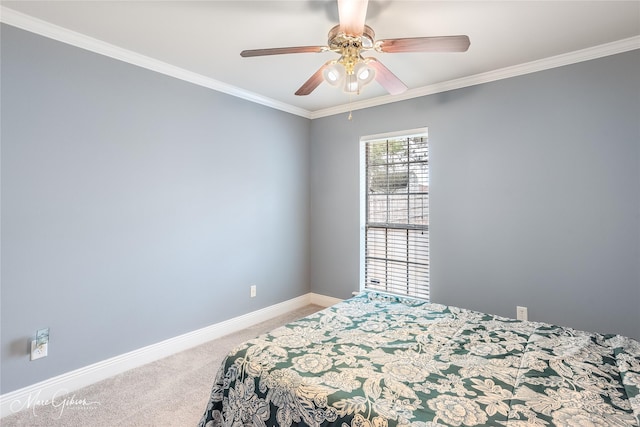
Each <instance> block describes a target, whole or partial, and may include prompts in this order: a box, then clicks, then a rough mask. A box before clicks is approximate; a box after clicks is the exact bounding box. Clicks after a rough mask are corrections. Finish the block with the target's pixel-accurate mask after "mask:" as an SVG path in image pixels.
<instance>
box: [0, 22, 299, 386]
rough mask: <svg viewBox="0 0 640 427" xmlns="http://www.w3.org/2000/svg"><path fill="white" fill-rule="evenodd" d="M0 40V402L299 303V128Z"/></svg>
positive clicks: (249, 106)
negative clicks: (31, 347) (37, 353)
mask: <svg viewBox="0 0 640 427" xmlns="http://www.w3.org/2000/svg"><path fill="white" fill-rule="evenodd" d="M1 36H2V37H1V39H2V45H1V49H2V70H1V71H2V80H1V84H2V101H1V102H2V105H1V107H2V117H1V118H2V133H1V137H2V277H1V278H2V288H1V289H2V290H1V299H2V306H1V311H2V314H1V323H2V329H1V332H2V354H1V357H2V384H1V393H7V392H10V391H12V390H14V389H17V388H20V387H24V386H26V385H30V384H32V383H34V382H37V381H41V380H44V379H47V378H50V377H52V376H55V375H59V374H62V373H64V372H67V371H70V370H73V369H76V368H80V367H82V366H86V365H88V364H91V363H95V362H98V361H101V360H104V359H106V358H109V357H112V356H115V355H119V354H122V353H125V352H127V351H131V350H134V349H137V348H140V347H143V346H146V345H149V344H153V343H157V342H159V341H161V340H164V339H167V338H171V337H175V336H177V335H180V334H182V333H186V332H190V331H193V330H196V329H198V328H201V327H204V326H208V325H211V324H215V323H217V322H220V321H222V320H226V319H229V318H232V317H234V316H238V315H242V314H245V313H248V312H252V311H255V310H258V309H260V308H263V307H266V306H269V305H272V304H275V303H278V302H282V301H284V300H287V299H290V298H294V297H296V296H299V295H302V294H305V293H307V292H309V282H308V277H309V272H308V269H309V260H308V248H309V241H308V236H309V196H308V189H309V188H308V187H309V181H308V165H309V120H307V119H304V118H300V117H297V116H294V115H290V114H287V113H284V112H280V111H276V110H273V109H270V108H267V107H263V106H259V105H257V104H254V103H250V102H247V101H244V100H240V99H238V98H235V97H232V96H227V95H224V94H221V93H218V92H215V91H212V90H209V89H205V88H202V87H198V86H195V85H192V84H189V83H186V82H183V81H180V80H177V79H173V78H170V77H167V76H164V75H161V74H157V73H154V72H151V71H148V70H144V69H141V68H137V67H135V66H132V65H129V64H126V63H123V62H119V61H115V60H112V59H109V58H106V57H103V56H100V55H97V54H93V53H90V52H87V51H83V50H80V49H77V48H74V47H70V46H67V45H64V44H61V43H58V42H55V41H52V40H49V39H45V38H42V37H39V36H36V35H33V34H30V33H27V32H24V31H21V30H17V29H15V28H13V27H9V26H6V25H2V33H1ZM251 284H255V285H257V287H258V296H257V297H256V298H254V299H250V298H249V286H250V285H251ZM43 327H50V328H51V343H50V349H49V356H48V357H47V358H45V359H41V360H38V361H35V362H30V361H29V359H28V356H27V343H28V342H29V340H30V339H31V338H32V337H33V335H34V334H35V331H36V329H39V328H43Z"/></svg>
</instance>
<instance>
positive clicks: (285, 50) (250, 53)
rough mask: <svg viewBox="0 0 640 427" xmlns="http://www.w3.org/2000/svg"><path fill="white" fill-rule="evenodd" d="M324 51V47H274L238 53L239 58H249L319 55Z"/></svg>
mask: <svg viewBox="0 0 640 427" xmlns="http://www.w3.org/2000/svg"><path fill="white" fill-rule="evenodd" d="M326 50H327V47H326V46H297V47H274V48H270V49H251V50H243V51H242V52H240V56H242V57H243V58H247V57H251V56H266V55H283V54H286V53H320V52H325V51H326Z"/></svg>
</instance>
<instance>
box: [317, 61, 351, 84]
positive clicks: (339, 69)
mask: <svg viewBox="0 0 640 427" xmlns="http://www.w3.org/2000/svg"><path fill="white" fill-rule="evenodd" d="M322 75H323V77H324V80H325V81H326V82H327V83H329V84H330V85H331V86H338V85H339V84H340V83H341V82H342V80H343V79H344V75H345V70H344V66H343V65H342V64H340V63H337V62H336V63H335V64H331V65H330V66H328V67H327V68H325V69H324V71H323V72H322Z"/></svg>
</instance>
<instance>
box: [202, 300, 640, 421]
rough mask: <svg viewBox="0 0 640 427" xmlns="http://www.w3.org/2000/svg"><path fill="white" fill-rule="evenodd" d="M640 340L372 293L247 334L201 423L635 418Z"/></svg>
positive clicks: (223, 370) (639, 414)
mask: <svg viewBox="0 0 640 427" xmlns="http://www.w3.org/2000/svg"><path fill="white" fill-rule="evenodd" d="M639 419H640V343H638V341H635V340H633V339H631V338H627V337H623V336H619V335H603V334H597V333H587V332H583V331H578V330H574V329H570V328H566V327H559V326H554V325H549V324H544V323H537V322H522V321H517V320H513V319H508V318H504V317H499V316H494V315H488V314H483V313H479V312H475V311H470V310H465V309H460V308H455V307H450V306H444V305H438V304H431V303H428V302H425V301H422V300H417V299H412V298H404V297H397V296H391V295H386V294H381V293H372V292H368V293H362V294H359V295H357V296H355V297H353V298H351V299H348V300H345V301H343V302H341V303H339V304H337V305H335V306H333V307H330V308H327V309H325V310H322V311H320V312H318V313H315V314H312V315H310V316H308V317H305V318H303V319H300V320H298V321H295V322H293V323H290V324H288V325H285V326H283V327H280V328H278V329H275V330H273V331H272V332H270V333H268V334H265V335H262V336H260V337H258V338H256V339H253V340H250V341H247V342H245V343H244V344H242V345H240V346H238V347H237V348H235V349H234V350H233V351H231V352H230V353H229V355H228V356H227V357H226V359H225V361H224V362H223V364H222V366H221V367H220V370H219V372H218V374H217V377H216V379H215V383H214V385H213V388H212V392H211V397H210V400H209V403H208V406H207V408H206V411H205V413H204V416H203V417H202V419H201V421H200V426H201V427H217V426H247V425H254V426H269V427H272V426H279V427H289V426H292V425H295V426H298V425H306V426H336V427H395V426H412V427H430V426H441V425H444V426H508V427H519V426H529V427H531V426H580V427H585V426H620V427H623V426H624V427H628V426H638V425H640V421H639Z"/></svg>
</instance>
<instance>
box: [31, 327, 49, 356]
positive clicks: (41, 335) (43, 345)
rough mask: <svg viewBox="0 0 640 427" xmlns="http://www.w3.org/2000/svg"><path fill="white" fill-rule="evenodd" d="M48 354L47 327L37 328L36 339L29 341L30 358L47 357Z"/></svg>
mask: <svg viewBox="0 0 640 427" xmlns="http://www.w3.org/2000/svg"><path fill="white" fill-rule="evenodd" d="M48 354H49V328H45V329H38V330H37V331H36V339H35V340H33V341H31V360H37V359H41V358H43V357H47V355H48Z"/></svg>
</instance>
